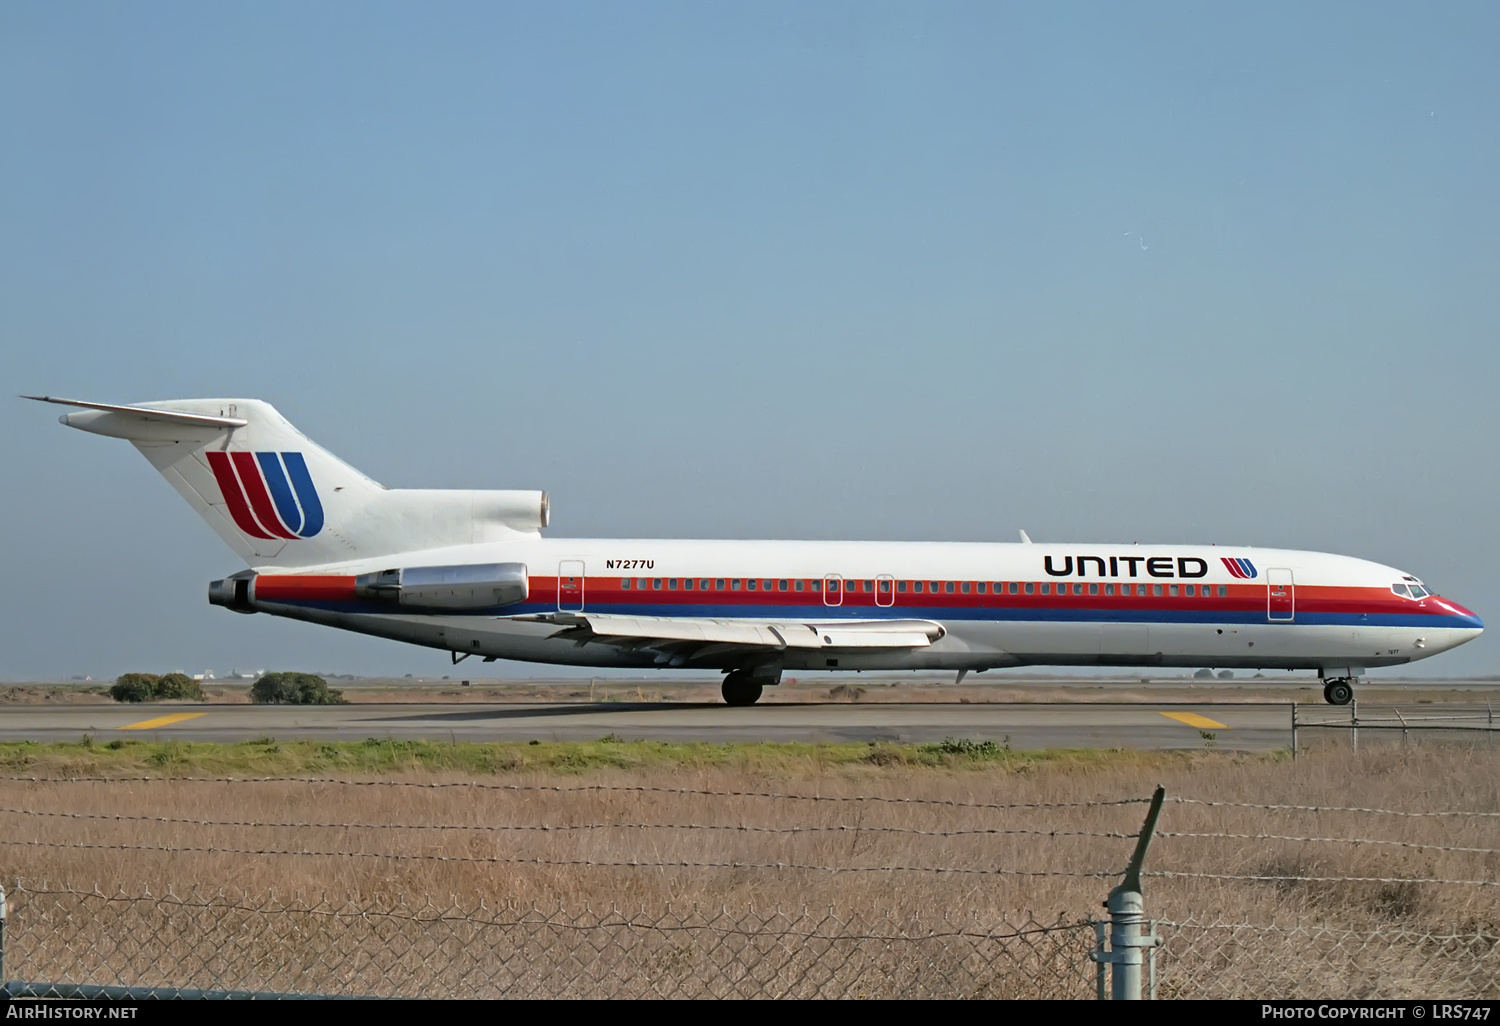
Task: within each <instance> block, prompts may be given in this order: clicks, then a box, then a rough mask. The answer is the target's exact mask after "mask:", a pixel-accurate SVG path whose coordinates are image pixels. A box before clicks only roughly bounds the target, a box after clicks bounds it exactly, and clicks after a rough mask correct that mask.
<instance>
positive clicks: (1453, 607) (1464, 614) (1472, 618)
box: [1438, 596, 1484, 635]
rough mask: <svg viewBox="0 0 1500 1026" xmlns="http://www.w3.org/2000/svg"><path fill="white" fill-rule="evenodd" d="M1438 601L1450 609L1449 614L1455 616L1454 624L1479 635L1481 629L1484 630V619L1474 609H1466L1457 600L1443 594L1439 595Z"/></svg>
mask: <svg viewBox="0 0 1500 1026" xmlns="http://www.w3.org/2000/svg"><path fill="white" fill-rule="evenodd" d="M1438 603H1439V605H1441V606H1443V607H1444V608H1445V609H1446V610H1447V611H1448V615H1449V616H1450V617H1452V618H1453V621H1454V623H1453V626H1455V627H1459V628H1466V629H1468V630H1471V631H1473V632H1474V634H1475V635H1478V634H1479V633H1480V632H1481V631H1483V630H1484V621H1483V620H1481V619H1480V618H1479V614H1477V613H1475V612H1473V611H1472V610H1469V609H1465V608H1464V607H1463V606H1461V605H1459V604H1458V603H1457V602H1454V601H1453V600H1452V599H1446V598H1443V597H1441V596H1438Z"/></svg>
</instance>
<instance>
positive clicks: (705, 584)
mask: <svg viewBox="0 0 1500 1026" xmlns="http://www.w3.org/2000/svg"><path fill="white" fill-rule="evenodd" d="M713 583H714V582H713V581H699V582H698V590H699V591H708V590H709V589H710V588H712V587H713Z"/></svg>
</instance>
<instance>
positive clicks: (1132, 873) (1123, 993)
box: [1093, 784, 1167, 1001]
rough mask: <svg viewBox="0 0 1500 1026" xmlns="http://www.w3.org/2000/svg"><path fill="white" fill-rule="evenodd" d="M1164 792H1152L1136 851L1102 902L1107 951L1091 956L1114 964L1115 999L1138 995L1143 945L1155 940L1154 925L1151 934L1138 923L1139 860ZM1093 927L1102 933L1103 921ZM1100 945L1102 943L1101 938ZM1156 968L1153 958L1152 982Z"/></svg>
mask: <svg viewBox="0 0 1500 1026" xmlns="http://www.w3.org/2000/svg"><path fill="white" fill-rule="evenodd" d="M1166 794H1167V792H1166V788H1164V787H1162V786H1161V785H1160V784H1158V785H1157V787H1156V791H1155V793H1154V794H1152V795H1151V807H1150V808H1149V809H1148V810H1147V811H1146V822H1145V824H1144V825H1143V826H1142V827H1141V835H1140V837H1138V838H1136V842H1135V853H1134V854H1133V855H1131V856H1130V865H1128V866H1127V867H1126V868H1125V879H1124V880H1122V881H1121V882H1120V885H1119V886H1118V887H1116V888H1115V889H1114V890H1112V891H1110V892H1109V900H1108V901H1106V902H1105V903H1104V906H1105V907H1106V908H1107V909H1109V920H1110V922H1109V952H1108V953H1105V952H1103V951H1098V952H1095V953H1094V955H1093V958H1094V961H1096V962H1098V963H1099V964H1100V965H1101V966H1102V965H1103V964H1104V963H1106V962H1108V963H1109V964H1110V965H1111V966H1112V967H1113V968H1112V969H1111V971H1110V998H1111V999H1112V1000H1114V1001H1139V1000H1140V999H1141V963H1142V962H1144V961H1145V958H1144V957H1143V956H1142V949H1144V948H1148V947H1155V945H1156V944H1157V943H1158V941H1157V938H1156V936H1155V933H1156V931H1155V929H1153V930H1152V931H1151V934H1152V935H1151V936H1143V935H1142V933H1141V925H1142V924H1143V923H1145V921H1146V906H1145V899H1144V898H1142V896H1141V864H1142V863H1143V862H1145V861H1146V849H1147V848H1149V847H1150V846H1151V838H1152V836H1153V835H1154V834H1155V833H1156V820H1157V817H1159V816H1160V815H1161V803H1162V801H1163V799H1165V798H1166ZM1096 929H1098V930H1099V931H1100V932H1101V933H1102V932H1103V924H1102V923H1101V924H1099V925H1098V926H1097V927H1096ZM1100 947H1101V948H1102V947H1103V944H1102V942H1101V944H1100ZM1155 968H1156V963H1155V960H1154V959H1153V960H1152V977H1153V981H1152V982H1153V985H1154V983H1155V975H1156V974H1155ZM1101 980H1102V973H1101ZM1153 989H1154V986H1153Z"/></svg>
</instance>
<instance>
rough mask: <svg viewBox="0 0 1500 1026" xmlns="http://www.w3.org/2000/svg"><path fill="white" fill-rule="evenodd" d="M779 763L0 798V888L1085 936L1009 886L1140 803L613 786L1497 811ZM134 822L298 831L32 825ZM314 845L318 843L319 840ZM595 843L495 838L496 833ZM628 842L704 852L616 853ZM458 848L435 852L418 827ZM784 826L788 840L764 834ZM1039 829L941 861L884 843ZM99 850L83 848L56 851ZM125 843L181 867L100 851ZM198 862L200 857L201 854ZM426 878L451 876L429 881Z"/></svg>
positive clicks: (1251, 790) (1279, 855) (1378, 821)
mask: <svg viewBox="0 0 1500 1026" xmlns="http://www.w3.org/2000/svg"><path fill="white" fill-rule="evenodd" d="M878 762H879V760H872V761H871V762H867V763H864V764H855V765H835V766H832V767H827V766H819V765H817V764H815V763H814V764H811V765H809V766H806V767H799V766H798V765H797V764H795V763H794V764H793V765H792V766H791V767H790V768H788V769H785V770H783V771H782V772H780V773H776V774H770V773H767V772H765V771H761V772H759V773H757V772H752V771H747V770H743V769H735V768H728V769H725V768H715V767H670V766H660V767H657V768H654V769H646V770H641V771H630V772H627V771H618V770H613V771H610V770H606V771H595V772H588V773H585V774H582V775H577V774H573V775H558V774H555V773H535V772H522V773H509V774H506V773H500V774H496V775H493V776H488V777H485V778H482V779H481V780H480V782H481V783H486V784H507V785H527V786H539V785H541V786H554V785H556V786H563V787H566V788H569V790H563V791H548V790H541V791H534V790H519V791H516V790H495V789H488V788H470V787H458V788H442V789H425V788H411V787H396V786H373V787H370V786H359V787H354V786H348V785H345V784H306V783H295V782H287V783H259V782H237V783H193V782H186V781H180V780H160V781H156V780H153V781H147V782H136V783H16V782H8V783H0V807H3V808H5V809H22V810H26V811H27V812H28V813H31V814H17V813H12V812H6V813H0V815H3V820H0V824H3V831H0V832H3V837H0V839H3V840H5V841H7V842H33V841H41V842H47V843H48V844H49V845H63V846H64V847H33V846H30V845H29V844H16V843H6V844H3V845H0V860H3V864H4V875H5V876H6V877H11V878H14V877H17V876H19V877H21V878H24V879H27V880H33V881H35V880H42V879H47V880H52V881H67V882H69V883H71V884H75V885H89V886H91V885H93V884H94V883H96V882H98V883H105V884H114V883H117V882H118V883H125V884H129V885H134V884H150V885H153V886H161V885H165V884H166V883H173V884H176V885H179V886H183V885H187V884H196V885H199V886H208V887H218V886H222V885H232V886H234V887H237V888H243V889H247V890H250V891H257V890H267V889H272V888H274V889H277V890H290V889H300V890H304V891H322V890H328V891H334V892H339V893H344V892H347V893H351V894H355V895H375V894H389V893H393V892H396V891H401V892H405V893H408V894H428V895H444V896H446V895H459V896H463V897H470V898H475V899H478V898H485V899H490V900H493V899H499V898H514V899H519V900H522V901H533V900H538V901H564V902H577V901H584V900H592V901H618V902H628V903H638V902H647V903H660V902H665V901H677V902H682V901H688V902H691V901H700V902H701V901H708V902H715V903H718V902H729V903H751V902H754V903H767V902H771V903H774V902H782V903H786V902H793V903H799V904H800V903H808V904H815V905H826V904H836V905H840V906H844V907H857V908H863V909H869V908H882V909H887V908H888V909H892V910H899V911H920V912H922V913H924V914H931V913H933V912H939V911H942V910H954V909H981V910H989V911H996V912H998V911H1006V912H1015V911H1019V910H1030V911H1034V912H1037V913H1044V914H1053V913H1059V912H1061V913H1070V914H1076V915H1088V914H1089V913H1091V912H1092V911H1093V910H1094V909H1096V908H1097V907H1098V902H1099V900H1100V899H1101V897H1102V894H1103V892H1104V891H1105V890H1107V889H1108V887H1109V886H1110V883H1107V882H1101V881H1100V880H1096V879H1090V878H1087V877H1075V876H1050V875H1042V876H1035V877H1032V876H1011V875H1007V874H1006V873H991V872H989V871H992V870H1004V871H1015V872H1020V873H1039V874H1050V873H1089V872H1112V871H1117V870H1119V869H1120V868H1121V867H1123V865H1124V863H1125V861H1126V859H1127V857H1128V854H1129V852H1130V850H1131V846H1132V842H1131V840H1130V839H1129V838H1126V837H1113V838H1112V837H1097V836H1095V837H1090V836H1073V835H1075V834H1078V833H1096V834H1097V833H1105V834H1108V833H1118V834H1134V833H1135V832H1136V831H1138V830H1139V827H1140V822H1141V817H1142V812H1143V809H1142V807H1141V806H1139V805H1128V806H1123V807H1101V808H1040V809H1012V810H1003V811H1002V810H993V809H980V808H966V807H964V806H963V805H962V804H955V805H950V804H918V803H910V802H903V803H888V802H826V801H822V802H813V801H797V800H791V799H785V798H780V799H771V798H762V797H753V796H744V797H722V796H701V795H692V794H680V793H671V792H670V791H668V792H655V791H637V790H625V791H609V790H597V789H594V788H593V786H592V785H605V786H612V787H626V788H630V787H636V786H644V787H660V788H669V789H670V788H686V789H699V790H705V791H715V792H733V791H742V792H751V791H770V792H780V793H788V794H791V793H796V794H805V795H818V796H824V797H855V796H869V797H879V798H891V799H917V798H920V799H927V800H929V801H932V802H939V803H949V802H952V803H980V804H994V803H1001V804H1016V803H1073V802H1087V801H1098V800H1113V799H1119V798H1126V797H1145V796H1147V795H1149V794H1150V791H1151V788H1152V787H1153V786H1154V785H1155V784H1156V783H1157V782H1161V783H1162V784H1164V785H1165V787H1166V790H1167V794H1168V795H1169V804H1168V805H1167V807H1166V810H1165V812H1164V814H1163V816H1162V821H1161V824H1160V829H1161V830H1162V831H1163V832H1164V833H1166V834H1174V833H1210V834H1226V833H1227V834H1247V835H1262V834H1276V835H1290V836H1297V837H1312V838H1324V837H1326V838H1341V839H1354V838H1362V839H1365V840H1366V841H1370V842H1374V841H1388V842H1402V844H1405V845H1434V846H1447V847H1471V848H1481V849H1487V850H1493V849H1497V848H1500V818H1496V817H1424V818H1405V817H1395V816H1379V815H1369V814H1362V813H1339V812H1330V811H1322V812H1296V811H1284V812H1275V811H1267V810H1261V809H1249V808H1236V807H1233V806H1218V807H1207V806H1199V805H1191V804H1176V803H1173V802H1171V801H1170V799H1171V798H1197V799H1202V800H1210V801H1216V802H1244V803H1251V804H1257V805H1310V806H1320V807H1351V806H1352V807H1370V808H1384V809H1393V810H1405V811H1411V812H1430V811H1451V810H1469V811H1485V812H1497V811H1500V781H1497V775H1496V772H1495V770H1496V768H1497V764H1500V759H1497V757H1496V756H1495V755H1494V754H1492V753H1491V752H1490V751H1488V750H1486V749H1483V748H1463V747H1457V746H1437V745H1432V746H1426V747H1421V748H1417V749H1414V750H1411V751H1402V750H1401V749H1399V748H1395V747H1389V748H1385V749H1380V750H1376V751H1373V752H1362V753H1361V754H1360V755H1359V756H1357V757H1355V756H1352V755H1351V754H1350V753H1348V752H1347V751H1341V750H1339V749H1337V748H1335V747H1333V746H1329V747H1328V748H1326V749H1324V750H1322V751H1319V752H1315V753H1312V754H1309V755H1307V756H1304V757H1303V758H1301V759H1299V760H1298V761H1297V762H1295V763H1293V762H1291V761H1289V760H1287V759H1285V758H1273V757H1261V756H1246V755H1235V754H1217V753H1213V754H1203V755H1196V756H1187V757H1183V756H1166V755H1164V756H1161V757H1155V758H1154V757H1150V756H1141V755H1122V756H1121V757H1120V758H1119V759H1118V760H1109V759H1103V760H1098V761H1095V762H1093V763H1089V762H1083V763H1077V762H1072V761H1066V760H1064V761H1059V762H1054V763H1046V762H1043V763H1027V764H1022V765H1020V766H1014V765H1010V764H1008V763H1004V762H996V763H994V764H989V765H986V764H983V763H976V764H974V766H972V767H969V768H960V769H943V768H938V769H933V768H923V767H914V766H912V765H909V764H902V763H900V762H899V761H898V762H897V764H896V765H886V766H882V765H878V764H877V763H878ZM378 779H381V780H384V781H387V782H396V781H406V782H414V783H438V782H449V783H454V782H460V781H461V780H468V779H474V778H472V777H468V776H466V777H463V778H460V777H457V776H455V775H453V774H441V773H422V772H415V773H414V772H406V773H398V774H391V775H387V776H384V777H381V778H378ZM42 812H61V813H73V814H80V813H81V814H88V815H93V816H105V817H113V816H145V817H167V818H173V819H188V820H210V821H234V822H246V823H257V824H276V823H290V824H303V825H298V826H284V827H283V826H230V825H196V824H192V823H169V822H151V821H139V820H119V821H116V820H113V819H73V818H64V817H56V816H43V815H37V814H36V813H42ZM323 824H330V825H323ZM591 824H602V825H603V826H601V827H599V828H595V829H552V830H545V831H544V830H527V829H498V828H501V827H505V828H517V827H541V826H547V827H553V828H563V827H571V828H577V827H580V826H584V825H591ZM626 824H651V825H667V826H677V825H682V826H692V825H697V826H703V827H718V828H728V829H638V828H632V827H630V826H626ZM439 826H445V827H463V828H473V829H456V830H455V829H436V827H439ZM790 828H801V829H802V830H803V831H805V832H801V833H784V832H762V831H765V830H771V831H784V830H787V829H790ZM914 830H921V831H934V832H952V831H963V830H972V831H1042V832H1054V831H1055V832H1056V835H1055V836H1050V835H1047V834H1046V833H1041V834H1038V833H1003V832H1002V833H983V834H971V835H968V836H957V837H935V836H924V835H921V834H915V833H910V832H900V831H914ZM84 844H87V845H93V846H103V847H90V848H83V847H77V845H84ZM112 845H148V846H156V847H168V848H184V849H195V850H192V851H183V852H180V853H174V852H157V851H131V850H110V846H112ZM204 849H207V850H204ZM303 850H308V851H327V852H364V853H386V854H391V855H406V856H422V857H420V858H408V859H388V858H354V857H315V856H292V855H270V854H264V855H254V854H238V853H236V852H238V851H258V852H272V851H303ZM442 859H450V860H454V861H443V860H442ZM464 859H478V860H483V859H516V860H530V859H541V860H546V861H548V862H553V863H561V862H596V863H619V862H653V863H654V862H664V863H676V862H682V863H736V864H744V863H767V864H794V865H804V866H825V867H839V868H841V869H844V870H873V869H882V870H883V869H887V868H888V867H896V866H905V867H945V868H950V869H961V870H971V871H976V872H967V873H951V874H942V873H932V872H900V871H880V872H872V871H847V872H829V871H818V870H810V869H749V868H694V867H683V868H612V867H609V866H587V865H549V864H525V863H493V862H491V863H486V862H483V861H462V860H464ZM1147 869H1148V871H1153V870H1154V871H1162V870H1167V871H1174V872H1195V873H1201V872H1213V873H1223V874H1231V875H1267V876H1339V877H1362V876H1369V877H1400V878H1430V877H1437V878H1448V879H1455V880H1490V879H1495V878H1496V877H1497V875H1500V874H1497V870H1500V857H1497V856H1496V855H1493V854H1475V853H1468V852H1455V851H1440V850H1435V849H1430V848H1416V847H1403V846H1401V844H1376V843H1364V844H1352V843H1335V842H1299V841H1277V840H1261V839H1255V840H1248V839H1237V838H1207V839H1197V838H1183V837H1171V836H1165V837H1161V838H1158V839H1157V840H1156V841H1155V843H1154V844H1153V847H1152V850H1151V855H1150V858H1149V860H1148V865H1147ZM1497 891H1500V888H1475V887H1451V886H1444V885H1438V884H1430V885H1428V884H1419V885H1376V884H1368V885H1365V884H1328V885H1323V884H1319V883H1313V882H1295V881H1288V882H1281V883H1270V882H1267V883H1256V882H1243V881H1208V880H1193V881H1188V880H1171V881H1168V880H1162V879H1159V878H1158V879H1154V880H1149V881H1148V883H1147V896H1148V900H1149V901H1150V905H1151V909H1152V911H1153V912H1154V913H1159V914H1163V915H1185V914H1187V913H1188V912H1190V911H1192V912H1200V913H1201V912H1215V913H1217V914H1220V915H1225V916H1231V917H1238V916H1240V915H1242V914H1247V913H1253V914H1254V916H1255V917H1256V918H1257V919H1258V920H1261V921H1264V920H1265V919H1266V917H1267V916H1273V915H1283V914H1287V913H1294V914H1309V913H1311V914H1329V915H1338V916H1340V917H1345V916H1353V917H1366V918H1371V917H1373V918H1378V919H1400V918H1403V917H1411V916H1421V917H1423V918H1424V919H1426V920H1428V921H1441V922H1444V923H1448V924H1453V925H1465V924H1484V925H1486V926H1487V927H1494V926H1496V925H1497V924H1500V915H1497V911H1500V904H1497V899H1500V894H1497V893H1496V892H1497Z"/></svg>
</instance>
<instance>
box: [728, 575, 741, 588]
mask: <svg viewBox="0 0 1500 1026" xmlns="http://www.w3.org/2000/svg"><path fill="white" fill-rule="evenodd" d="M729 590H730V591H739V590H740V579H739V578H738V577H735V578H733V579H731V580H730V582H729Z"/></svg>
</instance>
